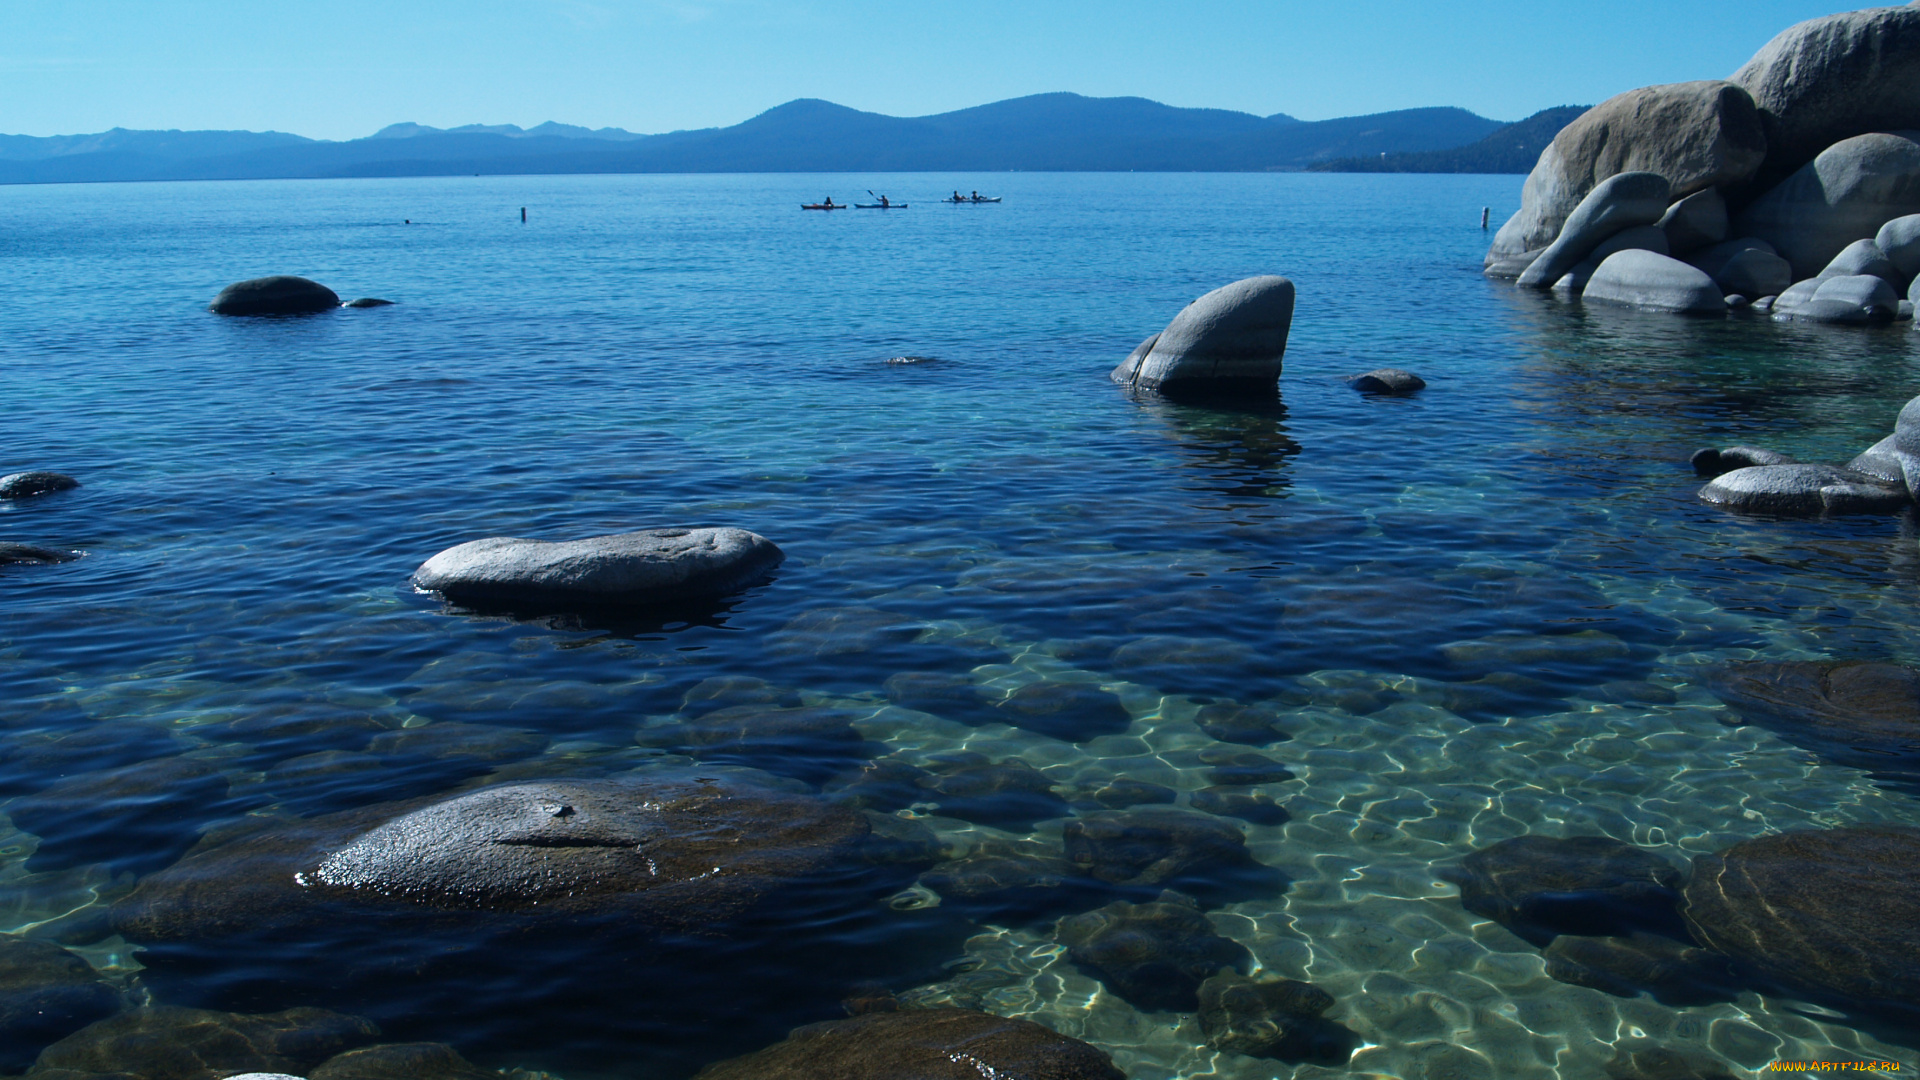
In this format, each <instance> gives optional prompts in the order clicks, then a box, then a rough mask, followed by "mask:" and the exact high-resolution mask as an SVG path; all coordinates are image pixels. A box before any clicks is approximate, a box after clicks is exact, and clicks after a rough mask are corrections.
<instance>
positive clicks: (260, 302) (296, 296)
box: [207, 274, 340, 315]
mask: <svg viewBox="0 0 1920 1080" xmlns="http://www.w3.org/2000/svg"><path fill="white" fill-rule="evenodd" d="M339 306H340V297H339V295H338V294H336V293H335V292H334V291H333V290H332V289H329V288H327V287H326V286H325V285H322V284H320V283H319V282H317V281H309V280H307V279H306V278H303V277H293V276H292V275H289V274H276V275H275V276H273V277H263V278H253V279H251V280H248V281H236V282H234V283H233V284H232V285H229V286H227V287H226V288H224V289H221V290H220V295H219V296H216V297H214V298H213V303H211V304H208V305H207V310H208V311H211V312H213V313H214V314H215V315H306V314H310V313H312V312H315V311H330V310H332V309H334V308H337V307H339Z"/></svg>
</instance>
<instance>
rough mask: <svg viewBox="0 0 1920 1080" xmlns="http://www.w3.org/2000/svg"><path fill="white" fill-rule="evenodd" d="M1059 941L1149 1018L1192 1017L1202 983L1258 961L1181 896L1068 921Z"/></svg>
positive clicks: (1063, 923)
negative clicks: (1168, 1013) (1164, 1014)
mask: <svg viewBox="0 0 1920 1080" xmlns="http://www.w3.org/2000/svg"><path fill="white" fill-rule="evenodd" d="M1055 936H1056V937H1057V938H1058V939H1059V940H1060V943H1061V944H1063V945H1065V946H1067V958H1068V959H1070V960H1072V961H1073V962H1074V963H1075V964H1076V965H1078V966H1079V967H1080V968H1081V969H1082V970H1084V971H1086V973H1087V974H1089V975H1092V976H1093V977H1094V978H1096V979H1099V980H1100V981H1101V982H1103V983H1105V984H1106V986H1107V989H1109V990H1112V991H1113V992H1114V993H1116V994H1118V995H1120V996H1121V997H1122V998H1124V999H1126V1001H1127V1002H1128V1003H1129V1004H1131V1005H1133V1006H1134V1007H1135V1008H1138V1009H1143V1010H1146V1011H1149V1012H1152V1011H1163V1010H1164V1011H1172V1012H1193V1011H1195V1010H1197V1009H1198V1008H1199V1007H1200V1000H1199V991H1200V984H1201V983H1203V982H1205V981H1206V980H1207V979H1208V978H1209V977H1211V976H1213V975H1215V974H1217V973H1218V972H1219V971H1220V969H1222V968H1227V969H1230V970H1233V971H1241V972H1244V971H1245V970H1246V969H1247V967H1248V966H1249V965H1250V964H1251V962H1252V960H1253V955H1252V954H1251V953H1249V952H1247V949H1246V946H1244V945H1241V944H1240V943H1239V942H1237V941H1233V940H1231V939H1229V938H1224V937H1221V936H1220V934H1219V933H1218V932H1217V931H1215V930H1214V928H1213V923H1211V922H1210V921H1208V919H1207V917H1206V916H1205V915H1204V914H1202V913H1201V911H1200V907H1199V905H1198V904H1196V903H1194V902H1193V900H1192V899H1191V898H1190V897H1186V896H1181V895H1180V894H1179V893H1174V892H1164V893H1161V894H1160V898H1159V899H1158V900H1153V901H1150V902H1148V903H1144V904H1130V903H1127V902H1126V901H1124V900H1119V901H1115V902H1114V903H1111V904H1108V905H1107V906H1105V907H1102V908H1096V909H1094V910H1092V911H1089V912H1086V913H1085V914H1081V915H1075V916H1073V917H1072V918H1070V919H1062V920H1060V924H1059V926H1058V928H1057V929H1056V930H1055Z"/></svg>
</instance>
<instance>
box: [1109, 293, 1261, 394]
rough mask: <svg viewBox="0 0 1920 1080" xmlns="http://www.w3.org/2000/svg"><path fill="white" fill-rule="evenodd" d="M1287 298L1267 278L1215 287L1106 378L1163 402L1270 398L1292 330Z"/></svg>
mask: <svg viewBox="0 0 1920 1080" xmlns="http://www.w3.org/2000/svg"><path fill="white" fill-rule="evenodd" d="M1293 299H1294V289H1293V282H1291V281H1288V280H1287V279H1286V278H1283V277H1275V276H1273V275H1266V276H1263V277H1251V278H1245V279H1242V280H1240V281H1236V282H1234V283H1233V284H1231V285H1225V286H1222V287H1220V288H1218V289H1215V290H1213V291H1212V292H1210V293H1207V294H1206V295H1205V296H1202V297H1200V298H1199V299H1198V300H1195V301H1193V302H1192V303H1190V304H1188V305H1187V307H1186V310H1184V311H1182V312H1181V313H1180V314H1178V315H1176V316H1174V319H1173V321H1172V322H1170V323H1168V324H1167V328H1166V329H1165V330H1162V331H1160V333H1159V334H1157V335H1155V336H1154V337H1152V338H1149V339H1147V341H1145V342H1142V343H1141V344H1140V345H1139V346H1138V347H1136V348H1135V349H1134V351H1133V353H1132V354H1130V355H1129V356H1128V357H1127V359H1126V360H1125V361H1123V362H1122V363H1121V364H1120V366H1119V367H1117V368H1115V369H1114V370H1113V372H1112V376H1111V377H1112V379H1113V381H1114V382H1117V383H1122V384H1124V385H1126V386H1127V387H1129V388H1131V389H1135V390H1151V391H1156V392H1158V393H1161V394H1165V395H1167V396H1170V397H1179V396H1190V397H1202V398H1219V397H1247V398H1271V397H1273V395H1274V393H1275V391H1276V388H1277V384H1278V382H1279V379H1280V367H1281V362H1282V360H1283V359H1284V357H1285V355H1286V351H1287V334H1288V331H1289V330H1291V329H1292V326H1293ZM1142 349H1144V350H1146V351H1145V352H1144V354H1143V353H1142V352H1141V350H1142ZM1136 357H1137V359H1136Z"/></svg>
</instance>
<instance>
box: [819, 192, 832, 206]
mask: <svg viewBox="0 0 1920 1080" xmlns="http://www.w3.org/2000/svg"><path fill="white" fill-rule="evenodd" d="M820 205H821V206H824V207H827V208H828V209H832V207H833V196H831V195H829V196H827V197H826V198H824V199H821V200H820Z"/></svg>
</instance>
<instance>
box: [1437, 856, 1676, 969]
mask: <svg viewBox="0 0 1920 1080" xmlns="http://www.w3.org/2000/svg"><path fill="white" fill-rule="evenodd" d="M1440 876H1441V877H1442V878H1443V879H1444V880H1447V881H1451V882H1453V883H1454V884H1456V885H1458V886H1459V887H1460V906H1461V907H1464V908H1466V909H1467V910H1468V911H1471V912H1473V913H1474V914H1475V915H1483V916H1485V917H1487V918H1489V919H1492V920H1493V921H1495V922H1497V923H1499V924H1500V925H1502V926H1504V927H1506V928H1507V929H1509V930H1511V931H1513V932H1514V933H1515V934H1517V935H1518V936H1520V937H1522V938H1524V939H1526V940H1527V941H1530V942H1533V943H1534V944H1536V945H1544V944H1545V943H1546V942H1548V941H1550V940H1552V939H1553V938H1554V936H1555V935H1558V934H1582V935H1603V934H1624V933H1631V932H1633V931H1635V930H1651V931H1654V932H1656V933H1659V932H1667V931H1670V930H1672V929H1674V928H1675V927H1676V926H1677V919H1676V916H1675V914H1674V908H1675V906H1676V905H1677V903H1678V901H1679V888H1680V873H1679V871H1677V870H1675V869H1674V868H1673V866H1672V865H1671V864H1669V863H1668V862H1667V861H1666V860H1665V859H1662V858H1661V857H1660V856H1658V855H1655V854H1654V853H1652V852H1650V851H1645V850H1642V849H1640V848H1637V847H1634V846H1632V845H1631V844H1623V843H1621V842H1620V841H1618V840H1614V839H1612V838H1610V837H1605V836H1569V837H1550V836H1516V837H1514V838H1512V839H1510V840H1502V841H1500V842H1499V843H1497V844H1494V845H1492V846H1491V847H1486V848H1482V849H1480V850H1478V851H1475V852H1474V853H1472V854H1471V855H1468V856H1467V857H1466V858H1465V859H1462V860H1461V861H1460V863H1459V864H1458V865H1457V866H1448V867H1442V868H1441V870H1440Z"/></svg>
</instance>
